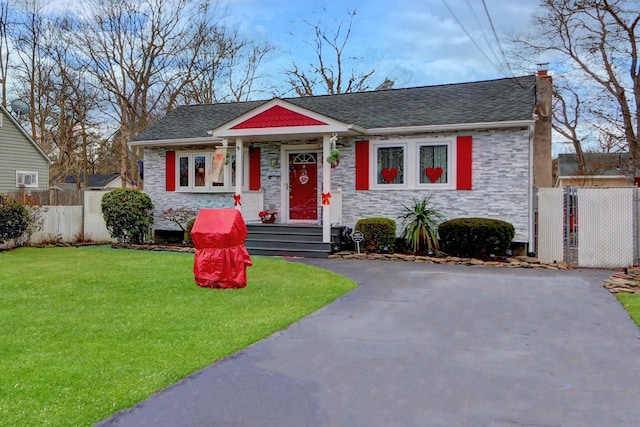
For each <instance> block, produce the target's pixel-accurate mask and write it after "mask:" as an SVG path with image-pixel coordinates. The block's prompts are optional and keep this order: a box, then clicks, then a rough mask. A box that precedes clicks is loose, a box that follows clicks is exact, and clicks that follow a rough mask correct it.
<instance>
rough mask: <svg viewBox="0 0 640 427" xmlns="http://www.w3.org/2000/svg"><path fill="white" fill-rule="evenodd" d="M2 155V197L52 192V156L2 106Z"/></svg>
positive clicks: (0, 132) (0, 133)
mask: <svg viewBox="0 0 640 427" xmlns="http://www.w3.org/2000/svg"><path fill="white" fill-rule="evenodd" d="M0 153H2V154H1V155H0V194H15V193H19V192H32V191H46V190H48V189H49V164H50V163H51V161H50V160H49V157H48V156H47V154H46V153H45V152H44V151H43V150H42V149H41V148H40V146H38V144H37V143H36V142H35V141H34V140H33V139H32V138H31V136H29V134H28V133H27V132H26V131H25V130H24V129H23V128H22V126H21V125H20V124H19V123H18V122H17V121H16V119H15V118H14V117H13V116H12V115H11V113H10V112H9V111H8V110H7V109H6V108H5V107H3V106H2V105H0Z"/></svg>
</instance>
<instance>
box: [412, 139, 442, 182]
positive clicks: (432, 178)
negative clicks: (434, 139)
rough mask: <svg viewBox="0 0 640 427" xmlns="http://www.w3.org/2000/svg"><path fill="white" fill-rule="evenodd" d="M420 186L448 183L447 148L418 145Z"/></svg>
mask: <svg viewBox="0 0 640 427" xmlns="http://www.w3.org/2000/svg"><path fill="white" fill-rule="evenodd" d="M418 150H419V151H418V153H419V155H418V161H419V162H420V167H419V169H418V174H419V176H420V179H419V182H420V184H446V183H447V182H449V173H448V171H449V168H448V164H449V146H448V145H446V144H445V145H435V144H429V145H420V146H419V148H418Z"/></svg>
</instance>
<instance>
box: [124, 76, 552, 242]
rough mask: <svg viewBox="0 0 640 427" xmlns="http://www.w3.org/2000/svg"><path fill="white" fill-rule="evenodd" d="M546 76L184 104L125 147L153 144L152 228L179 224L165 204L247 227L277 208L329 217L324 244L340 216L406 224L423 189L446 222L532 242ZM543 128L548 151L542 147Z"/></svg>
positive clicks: (315, 220)
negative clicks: (227, 214)
mask: <svg viewBox="0 0 640 427" xmlns="http://www.w3.org/2000/svg"><path fill="white" fill-rule="evenodd" d="M545 84H546V85H548V87H547V88H546V90H545V93H547V94H550V93H551V92H550V90H549V87H550V79H547V78H546V77H543V78H541V77H536V76H525V77H519V78H517V79H510V78H507V79H499V80H490V81H480V82H472V83H462V84H448V85H439V86H428V87H416V88H407V89H391V90H383V91H374V92H360V93H350V94H340V95H326V96H314V97H303V98H289V99H279V98H275V99H271V100H266V101H249V102H238V103H226V104H212V105H192V106H182V107H178V108H176V109H175V110H174V111H172V112H171V113H169V114H167V116H165V117H164V118H162V119H160V120H159V121H158V122H157V123H155V124H154V125H153V126H151V127H150V128H149V129H147V130H146V131H145V132H143V133H141V134H140V135H138V136H137V137H136V138H135V139H134V140H133V141H132V142H131V143H130V145H131V146H135V147H144V169H145V182H144V191H145V192H146V193H147V194H148V195H149V196H150V197H151V199H152V200H153V202H154V205H155V209H156V218H155V223H154V227H155V228H156V230H174V229H177V228H176V227H175V225H174V224H172V223H170V222H167V221H162V220H161V218H160V217H159V215H158V214H159V213H160V212H162V211H163V210H165V209H167V208H169V207H173V208H178V207H186V208H190V209H194V210H197V209H198V208H204V207H207V208H222V207H226V208H229V207H233V206H234V205H235V206H236V207H237V208H239V209H241V210H242V213H243V216H244V217H245V220H246V221H248V222H253V221H256V222H257V221H258V212H259V211H260V210H263V209H270V210H275V211H277V212H278V215H277V218H278V222H280V223H291V224H307V223H311V224H322V225H323V232H324V234H323V238H324V241H325V242H328V241H330V240H329V238H330V237H329V233H330V226H331V225H344V226H349V227H353V226H354V225H355V223H356V222H357V221H358V220H360V219H362V218H367V217H387V218H392V219H394V220H396V221H397V223H398V231H400V229H399V227H400V221H399V219H398V217H399V216H400V215H401V214H402V205H411V204H412V203H413V200H414V199H417V198H423V197H426V196H428V197H431V201H432V204H433V205H434V207H435V208H437V209H438V210H439V211H440V212H442V214H443V215H444V216H445V218H446V219H451V218H457V217H486V218H496V219H501V220H505V221H508V222H510V223H512V224H513V225H514V226H515V228H516V237H515V241H517V242H523V243H530V242H532V239H533V237H532V235H533V233H532V230H533V225H532V224H533V217H534V215H533V207H532V200H533V195H532V194H533V186H534V181H535V182H548V183H549V186H550V183H551V155H550V153H551V146H550V130H549V131H548V132H540V131H538V130H537V129H535V127H536V126H537V123H538V122H537V121H536V120H534V109H535V107H536V105H535V99H536V94H537V91H538V94H539V93H540V86H541V85H545ZM548 106H550V103H549V105H548ZM535 111H538V110H535ZM542 111H550V108H547V109H546V110H545V109H542ZM545 117H546V116H545ZM545 122H547V125H546V128H548V129H550V122H549V120H545ZM534 131H535V132H534ZM536 133H543V134H545V139H544V141H545V142H544V143H545V144H548V147H543V148H542V149H539V147H538V148H537V147H536V145H535V143H534V135H535V134H536ZM225 147H228V148H225ZM333 149H337V150H338V151H339V154H340V157H339V162H337V161H335V162H333V164H332V165H331V164H330V163H328V162H327V160H326V159H327V158H330V157H331V155H332V150H333ZM536 153H542V155H540V156H539V155H538V154H536ZM545 153H548V158H546V157H545V156H547V154H545ZM538 156H539V158H538ZM534 164H540V165H541V167H540V168H539V169H540V171H541V172H540V177H538V176H535V177H534V175H535V174H536V173H538V172H536V170H535V169H537V167H534ZM547 171H548V175H549V176H548V177H546V176H543V175H545V174H546V173H547ZM536 180H538V181H536ZM237 184H241V185H237ZM327 208H328V209H327Z"/></svg>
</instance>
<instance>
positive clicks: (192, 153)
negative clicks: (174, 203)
mask: <svg viewBox="0 0 640 427" xmlns="http://www.w3.org/2000/svg"><path fill="white" fill-rule="evenodd" d="M228 150H229V151H228V152H229V153H231V155H233V152H234V151H235V148H234V147H229V148H228ZM214 155H215V151H204V150H185V151H176V164H175V168H176V192H181V193H233V192H234V191H235V190H236V186H235V185H231V184H229V183H230V180H231V162H229V164H228V165H224V166H223V168H224V176H225V178H227V179H228V181H227V182H229V183H225V185H224V186H220V187H211V184H210V183H207V184H208V185H205V186H204V187H196V186H194V183H195V172H194V170H193V162H194V160H193V159H194V157H196V156H205V164H206V165H207V167H211V158H212V157H213V156H214ZM181 157H189V186H187V187H185V186H181V185H180V158H181ZM242 161H243V162H244V165H243V166H244V168H243V169H244V179H243V180H242V189H243V190H246V189H247V188H248V185H249V150H248V148H245V149H244V150H243V153H242ZM236 180H237V177H236Z"/></svg>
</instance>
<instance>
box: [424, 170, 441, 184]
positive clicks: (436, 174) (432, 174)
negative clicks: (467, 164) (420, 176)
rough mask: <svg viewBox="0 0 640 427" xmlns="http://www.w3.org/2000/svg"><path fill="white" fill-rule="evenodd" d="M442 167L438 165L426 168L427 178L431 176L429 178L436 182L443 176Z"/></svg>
mask: <svg viewBox="0 0 640 427" xmlns="http://www.w3.org/2000/svg"><path fill="white" fill-rule="evenodd" d="M442 172H443V171H442V168H441V167H437V168H426V169H425V170H424V173H426V174H427V178H429V180H431V182H436V181H437V180H439V179H440V177H441V176H442Z"/></svg>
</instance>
